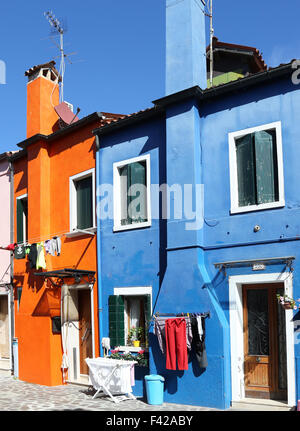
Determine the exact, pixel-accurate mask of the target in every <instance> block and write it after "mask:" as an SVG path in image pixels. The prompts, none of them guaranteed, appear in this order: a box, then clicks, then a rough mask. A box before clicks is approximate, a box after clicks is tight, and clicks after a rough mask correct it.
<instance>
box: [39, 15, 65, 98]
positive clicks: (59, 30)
mask: <svg viewBox="0 0 300 431" xmlns="http://www.w3.org/2000/svg"><path fill="white" fill-rule="evenodd" d="M44 15H45V17H46V19H47V20H48V22H49V24H50V25H51V27H52V29H53V33H54V34H58V35H59V46H58V45H57V47H58V48H59V51H60V56H59V57H60V67H59V74H60V76H61V82H60V94H59V101H60V102H63V101H64V74H65V68H66V66H65V57H66V54H65V53H64V33H65V31H66V30H65V29H64V28H63V26H62V23H61V22H60V21H59V20H58V19H57V18H56V17H55V15H54V13H53V12H52V11H47V12H44Z"/></svg>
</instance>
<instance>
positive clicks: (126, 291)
mask: <svg viewBox="0 0 300 431" xmlns="http://www.w3.org/2000/svg"><path fill="white" fill-rule="evenodd" d="M114 295H121V296H125V297H126V296H146V295H150V305H151V314H152V287H151V286H140V287H115V288H114ZM124 322H125V324H126V322H127V312H126V308H125V310H124ZM124 330H125V343H126V342H127V336H128V328H126V327H125V328H124ZM117 348H118V349H119V350H121V351H124V352H138V351H139V350H141V347H133V346H128V345H127V344H126V346H117Z"/></svg>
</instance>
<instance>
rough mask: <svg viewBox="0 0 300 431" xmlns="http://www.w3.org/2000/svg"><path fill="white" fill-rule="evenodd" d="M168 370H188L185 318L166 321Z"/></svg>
mask: <svg viewBox="0 0 300 431" xmlns="http://www.w3.org/2000/svg"><path fill="white" fill-rule="evenodd" d="M165 333H166V369H167V370H176V359H177V365H178V370H187V369H188V357H187V341H186V321H185V319H184V318H177V319H166V325H165Z"/></svg>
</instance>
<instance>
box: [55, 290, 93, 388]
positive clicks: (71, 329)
mask: <svg viewBox="0 0 300 431" xmlns="http://www.w3.org/2000/svg"><path fill="white" fill-rule="evenodd" d="M65 286H66V287H67V288H68V289H69V290H71V289H72V290H77V291H78V290H82V289H85V290H86V289H89V290H90V298H91V324H92V328H91V330H92V334H91V336H92V352H93V358H95V318H94V293H93V292H94V291H93V288H94V285H93V284H89V283H85V284H72V285H67V284H66V285H65ZM67 326H68V328H67ZM77 326H78V322H76V324H70V323H69V322H65V323H64V324H63V325H62V336H65V334H68V335H69V337H70V338H71V339H73V340H74V339H77V335H74V334H76V333H77V332H78V331H79V327H78V328H77ZM76 328H77V329H76ZM68 335H67V338H69V337H68ZM74 337H75V338H74ZM70 342H71V341H70V340H66V343H67V346H66V347H70V344H69V343H70ZM74 347H77V355H76V356H77V372H76V375H77V380H78V379H79V376H80V372H79V355H80V353H79V345H76V346H74ZM68 358H69V364H70V366H71V367H73V366H74V364H73V358H72V356H71V352H68ZM70 371H71V376H73V373H74V370H73V369H71V370H70V369H69V372H70ZM71 379H72V380H73V378H72V377H71Z"/></svg>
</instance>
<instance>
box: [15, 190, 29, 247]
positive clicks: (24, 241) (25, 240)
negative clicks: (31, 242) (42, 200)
mask: <svg viewBox="0 0 300 431" xmlns="http://www.w3.org/2000/svg"><path fill="white" fill-rule="evenodd" d="M23 199H27V218H28V194H27V193H25V194H24V195H21V196H17V197H16V200H17V201H18V200H23ZM26 221H27V220H26V215H25V214H24V213H23V243H24V244H25V243H26V242H27V240H28V238H27V236H26Z"/></svg>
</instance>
